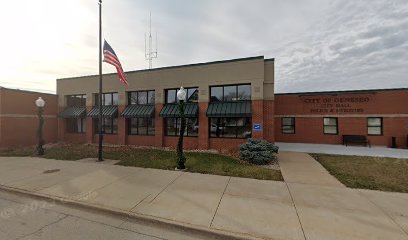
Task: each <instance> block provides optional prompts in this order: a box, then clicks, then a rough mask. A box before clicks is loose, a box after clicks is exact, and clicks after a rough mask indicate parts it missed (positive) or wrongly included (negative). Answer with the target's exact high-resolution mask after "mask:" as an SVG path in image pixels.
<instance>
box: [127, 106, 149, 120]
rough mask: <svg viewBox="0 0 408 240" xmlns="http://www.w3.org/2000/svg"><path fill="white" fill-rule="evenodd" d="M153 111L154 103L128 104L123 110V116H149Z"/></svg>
mask: <svg viewBox="0 0 408 240" xmlns="http://www.w3.org/2000/svg"><path fill="white" fill-rule="evenodd" d="M153 113H154V105H129V106H127V107H126V108H125V110H123V112H122V116H123V117H124V118H136V117H144V118H146V117H151V116H152V115H153Z"/></svg>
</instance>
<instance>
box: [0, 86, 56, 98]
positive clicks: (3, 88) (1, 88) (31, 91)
mask: <svg viewBox="0 0 408 240" xmlns="http://www.w3.org/2000/svg"><path fill="white" fill-rule="evenodd" d="M0 90H10V91H16V92H26V93H38V94H45V95H52V96H57V94H56V93H46V92H39V91H34V90H24V89H18V88H6V87H1V86H0Z"/></svg>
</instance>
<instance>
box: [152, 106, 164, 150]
mask: <svg viewBox="0 0 408 240" xmlns="http://www.w3.org/2000/svg"><path fill="white" fill-rule="evenodd" d="M162 108H163V104H161V103H157V104H156V105H155V109H154V111H155V113H154V114H155V123H156V125H155V129H154V131H155V138H154V145H155V146H156V147H163V146H164V142H163V137H164V120H163V118H162V117H160V115H159V114H160V111H161V110H162Z"/></svg>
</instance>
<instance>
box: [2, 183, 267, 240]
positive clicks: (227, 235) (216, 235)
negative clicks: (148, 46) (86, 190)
mask: <svg viewBox="0 0 408 240" xmlns="http://www.w3.org/2000/svg"><path fill="white" fill-rule="evenodd" d="M0 190H3V191H6V192H11V193H14V194H17V195H26V196H27V195H28V196H29V197H32V198H35V199H41V200H44V201H50V200H51V201H56V202H57V203H58V204H61V205H68V206H72V207H76V208H80V209H83V210H87V211H89V210H91V211H96V212H103V213H105V214H108V215H111V216H116V217H125V218H127V219H128V220H133V221H136V222H139V223H144V224H151V225H156V226H158V227H160V226H161V227H166V228H173V229H179V230H182V231H185V232H189V233H192V234H198V235H201V236H203V237H209V238H211V239H231V240H247V239H250V240H260V239H265V238H259V237H254V236H251V235H248V234H244V233H234V232H226V231H222V230H218V229H209V228H206V227H201V226H196V225H191V224H187V223H182V222H175V221H171V220H167V219H163V218H158V217H153V216H149V215H143V214H138V213H130V212H126V211H122V210H120V209H111V208H106V207H103V206H99V205H92V204H89V203H86V202H81V201H75V200H72V199H67V198H62V197H54V196H51V195H46V194H39V193H34V192H30V191H27V190H23V189H18V188H13V187H8V186H4V185H0Z"/></svg>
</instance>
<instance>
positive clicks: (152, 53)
mask: <svg viewBox="0 0 408 240" xmlns="http://www.w3.org/2000/svg"><path fill="white" fill-rule="evenodd" d="M147 38H148V39H147ZM147 41H149V43H147ZM152 41H153V37H152V13H151V12H150V28H149V37H147V36H146V33H145V60H146V61H147V60H148V61H149V69H152V67H153V58H157V32H156V46H155V47H156V50H153V42H152ZM147 44H149V45H147Z"/></svg>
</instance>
